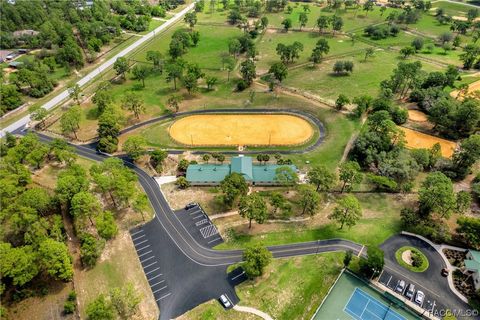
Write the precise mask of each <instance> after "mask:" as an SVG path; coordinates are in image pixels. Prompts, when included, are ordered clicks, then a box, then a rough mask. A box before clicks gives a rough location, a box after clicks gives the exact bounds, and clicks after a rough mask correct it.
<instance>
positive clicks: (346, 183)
mask: <svg viewBox="0 0 480 320" xmlns="http://www.w3.org/2000/svg"><path fill="white" fill-rule="evenodd" d="M362 179H363V176H362V173H361V172H360V166H359V165H358V163H357V162H355V161H347V162H344V163H342V164H341V165H340V181H342V182H343V185H342V189H341V191H340V192H341V193H343V192H344V191H347V192H349V191H351V190H352V188H353V185H354V184H357V183H360V182H362Z"/></svg>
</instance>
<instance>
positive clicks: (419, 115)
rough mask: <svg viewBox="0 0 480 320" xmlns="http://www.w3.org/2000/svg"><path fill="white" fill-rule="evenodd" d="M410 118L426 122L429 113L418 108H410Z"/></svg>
mask: <svg viewBox="0 0 480 320" xmlns="http://www.w3.org/2000/svg"><path fill="white" fill-rule="evenodd" d="M408 118H409V119H410V120H412V121H416V122H425V121H427V120H428V119H427V115H426V114H425V113H423V112H422V111H418V110H408Z"/></svg>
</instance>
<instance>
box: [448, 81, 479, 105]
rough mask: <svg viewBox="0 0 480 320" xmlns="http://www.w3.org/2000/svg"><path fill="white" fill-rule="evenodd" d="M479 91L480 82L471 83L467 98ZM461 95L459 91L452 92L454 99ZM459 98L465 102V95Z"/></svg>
mask: <svg viewBox="0 0 480 320" xmlns="http://www.w3.org/2000/svg"><path fill="white" fill-rule="evenodd" d="M479 90H480V80H478V81H475V82H473V83H470V85H469V86H468V92H467V96H472V95H473V93H474V92H475V91H479ZM459 94H460V92H459V91H458V90H453V91H452V92H450V96H451V97H453V98H457V96H458V95H459ZM458 98H459V100H463V95H462V96H460V97H458Z"/></svg>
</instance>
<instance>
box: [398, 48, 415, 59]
mask: <svg viewBox="0 0 480 320" xmlns="http://www.w3.org/2000/svg"><path fill="white" fill-rule="evenodd" d="M400 54H401V55H402V56H403V59H407V58H408V57H409V56H411V55H413V54H415V48H413V47H410V46H409V47H403V48H402V49H400Z"/></svg>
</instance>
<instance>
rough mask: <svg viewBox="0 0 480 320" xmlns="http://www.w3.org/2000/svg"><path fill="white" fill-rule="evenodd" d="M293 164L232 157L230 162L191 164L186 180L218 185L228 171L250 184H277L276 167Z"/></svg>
mask: <svg viewBox="0 0 480 320" xmlns="http://www.w3.org/2000/svg"><path fill="white" fill-rule="evenodd" d="M280 167H289V168H290V169H291V170H292V171H293V172H296V171H297V167H296V166H294V165H277V164H254V163H253V159H252V157H244V156H242V155H240V156H237V157H233V158H232V159H231V162H230V164H191V165H189V166H188V168H187V181H188V182H190V184H191V185H218V184H220V182H222V181H223V179H225V177H226V176H227V175H229V174H230V173H233V172H236V173H238V174H241V175H242V176H243V177H244V178H245V180H246V181H247V182H248V183H250V184H252V185H278V184H279V182H278V181H277V179H276V176H277V169H278V168H280Z"/></svg>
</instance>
